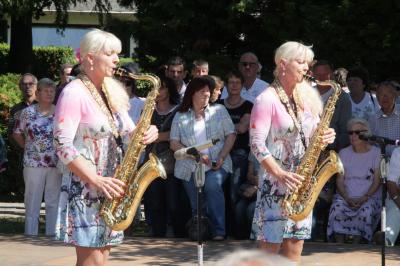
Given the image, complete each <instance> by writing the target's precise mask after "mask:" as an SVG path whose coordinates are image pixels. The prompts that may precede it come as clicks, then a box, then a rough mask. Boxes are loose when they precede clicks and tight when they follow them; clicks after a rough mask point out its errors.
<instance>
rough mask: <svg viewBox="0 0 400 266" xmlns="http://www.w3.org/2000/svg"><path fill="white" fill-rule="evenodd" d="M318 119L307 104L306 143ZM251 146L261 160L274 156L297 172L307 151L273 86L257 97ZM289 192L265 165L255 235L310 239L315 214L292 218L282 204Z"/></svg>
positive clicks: (275, 240) (304, 119)
mask: <svg viewBox="0 0 400 266" xmlns="http://www.w3.org/2000/svg"><path fill="white" fill-rule="evenodd" d="M318 121H319V118H318V117H316V116H313V115H312V113H311V112H310V110H309V109H308V108H307V107H305V108H304V110H303V111H302V112H301V117H300V123H301V127H302V130H303V132H304V135H305V141H306V143H308V141H309V138H310V137H311V135H312V133H313V132H314V130H315V128H316V125H317V123H318ZM250 147H251V150H252V152H253V154H254V155H255V156H256V158H257V160H258V161H259V162H261V161H262V160H264V159H265V158H267V157H269V156H272V157H273V158H274V159H275V160H276V162H277V163H278V164H279V165H280V166H281V167H282V168H283V169H284V170H287V171H290V172H295V170H296V166H297V165H299V163H300V160H301V158H302V156H303V154H304V152H305V148H304V146H303V143H302V140H301V136H300V133H299V131H298V129H297V128H296V127H295V125H294V122H293V120H292V118H291V117H290V115H289V114H288V112H287V111H286V109H285V106H284V105H283V104H282V103H281V101H280V99H279V97H278V95H277V94H276V92H275V90H274V89H273V88H272V87H270V88H269V89H267V90H265V91H264V92H262V93H261V94H260V95H259V96H258V97H257V99H256V102H255V105H254V108H253V110H252V113H251V120H250ZM285 194H286V189H285V187H284V186H283V185H282V184H281V183H280V182H279V181H278V179H277V178H276V177H275V176H273V175H271V174H269V173H267V172H266V171H265V170H264V169H263V168H262V167H261V169H260V173H259V191H258V193H257V203H256V209H255V213H254V219H253V226H252V236H251V237H254V238H256V239H257V240H261V241H266V242H270V243H282V241H283V238H296V239H307V238H310V236H311V222H312V219H311V217H312V214H311V213H310V215H309V216H308V217H307V218H306V219H304V220H302V221H299V222H294V221H292V220H290V219H288V218H287V217H286V216H285V214H284V213H283V210H282V208H281V206H280V204H281V202H282V199H283V198H284V196H285Z"/></svg>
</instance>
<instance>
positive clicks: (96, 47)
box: [80, 29, 130, 112]
mask: <svg viewBox="0 0 400 266" xmlns="http://www.w3.org/2000/svg"><path fill="white" fill-rule="evenodd" d="M121 49H122V44H121V41H120V40H119V39H118V38H117V37H116V36H115V35H114V34H112V33H110V32H106V31H103V30H99V29H93V30H91V31H89V32H88V33H86V34H85V35H84V36H83V38H82V40H81V43H80V53H81V58H82V62H84V61H85V60H86V56H87V55H88V54H89V53H92V54H98V53H100V52H111V53H116V54H119V53H120V52H121ZM103 85H104V86H103V88H104V93H105V94H106V95H107V98H108V100H109V102H110V107H111V109H112V111H113V112H126V111H128V110H129V107H130V106H129V96H128V94H127V92H126V89H125V87H124V86H123V84H122V83H121V82H119V81H117V80H116V79H114V78H111V77H105V78H104V81H103Z"/></svg>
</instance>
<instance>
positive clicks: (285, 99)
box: [271, 79, 307, 148]
mask: <svg viewBox="0 0 400 266" xmlns="http://www.w3.org/2000/svg"><path fill="white" fill-rule="evenodd" d="M271 86H272V87H273V88H275V91H276V93H277V94H278V97H279V100H280V101H281V103H282V104H283V105H284V106H285V108H286V112H287V113H288V114H289V116H290V117H291V118H292V120H293V123H294V125H295V127H296V128H297V130H298V131H299V133H300V138H301V142H302V144H303V146H304V148H307V145H306V137H305V135H304V131H303V127H302V125H301V119H300V118H299V116H300V115H299V110H300V108H299V106H298V100H296V98H297V97H293V101H294V105H293V107H294V110H293V107H292V105H291V104H290V101H289V97H288V95H287V94H286V92H285V91H284V89H283V88H282V85H281V83H280V82H279V80H278V79H275V80H274V82H272V84H271ZM293 94H296V92H295V91H294V92H293ZM295 96H296V95H295Z"/></svg>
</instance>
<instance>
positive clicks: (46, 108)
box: [13, 78, 61, 235]
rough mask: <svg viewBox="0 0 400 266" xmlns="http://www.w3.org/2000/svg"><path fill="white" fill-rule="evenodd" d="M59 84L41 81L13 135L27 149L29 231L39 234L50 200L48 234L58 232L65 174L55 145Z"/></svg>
mask: <svg viewBox="0 0 400 266" xmlns="http://www.w3.org/2000/svg"><path fill="white" fill-rule="evenodd" d="M55 93H56V85H55V83H54V82H53V81H52V80H50V79H46V78H45V79H41V80H40V81H39V82H38V84H37V90H36V100H37V102H38V103H37V104H33V105H31V106H29V107H27V108H25V109H24V110H22V112H21V115H20V116H19V118H18V119H17V121H16V123H15V128H14V134H13V137H14V139H15V141H16V142H17V143H18V145H19V146H20V147H21V148H23V149H24V171H23V174H24V181H25V196H24V202H25V234H27V235H37V234H38V226H39V215H40V204H41V203H42V197H43V193H44V201H45V203H46V235H54V233H55V225H56V219H57V206H58V197H59V195H60V185H61V177H60V172H59V171H58V170H57V168H56V164H57V161H58V159H57V156H56V152H55V149H54V146H53V123H54V109H55V107H54V105H53V104H52V103H53V100H54V95H55Z"/></svg>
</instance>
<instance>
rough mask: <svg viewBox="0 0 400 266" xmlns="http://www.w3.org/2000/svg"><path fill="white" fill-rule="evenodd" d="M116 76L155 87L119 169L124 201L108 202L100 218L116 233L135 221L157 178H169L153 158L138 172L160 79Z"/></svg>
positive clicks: (123, 72)
mask: <svg viewBox="0 0 400 266" xmlns="http://www.w3.org/2000/svg"><path fill="white" fill-rule="evenodd" d="M115 75H117V76H122V77H127V78H132V79H139V80H147V81H149V82H150V83H151V84H152V89H151V91H150V92H149V93H148V95H147V98H146V102H145V104H144V107H143V111H142V114H141V116H140V120H139V122H138V124H137V127H136V129H135V133H134V135H133V136H132V138H131V141H130V143H129V146H128V148H127V150H126V153H125V156H124V159H123V161H122V163H121V164H120V165H119V166H118V167H117V169H116V171H115V174H114V178H117V179H119V180H121V181H122V182H124V183H125V184H126V189H125V194H124V195H123V196H122V197H121V198H114V199H112V200H109V199H105V200H104V202H103V204H102V206H101V209H100V216H101V217H102V218H103V219H104V221H105V223H106V224H107V225H108V226H109V227H111V228H112V229H113V230H115V231H121V230H125V229H126V228H127V227H128V226H129V225H130V224H131V223H132V220H133V218H134V217H135V214H136V210H137V208H138V206H139V204H140V201H141V199H142V196H143V193H144V192H145V190H146V189H147V187H148V186H149V185H150V183H151V182H152V181H153V180H154V179H156V178H157V177H161V178H163V179H166V178H167V174H166V173H165V169H164V166H163V165H162V164H161V163H160V161H159V160H158V159H157V157H156V156H155V155H153V154H152V153H151V154H150V155H149V160H148V161H147V162H146V163H145V164H144V165H142V167H140V169H139V170H138V169H137V168H138V163H139V160H140V157H141V154H142V153H143V151H144V148H145V146H146V145H144V144H143V143H142V140H143V136H144V133H145V132H146V131H147V129H148V128H149V126H150V122H151V117H152V115H153V112H154V106H155V99H156V97H157V95H158V93H159V89H160V85H161V83H160V79H159V78H158V77H157V76H153V75H148V74H146V75H134V74H132V73H129V72H128V71H126V70H124V69H121V68H118V69H116V71H115Z"/></svg>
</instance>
